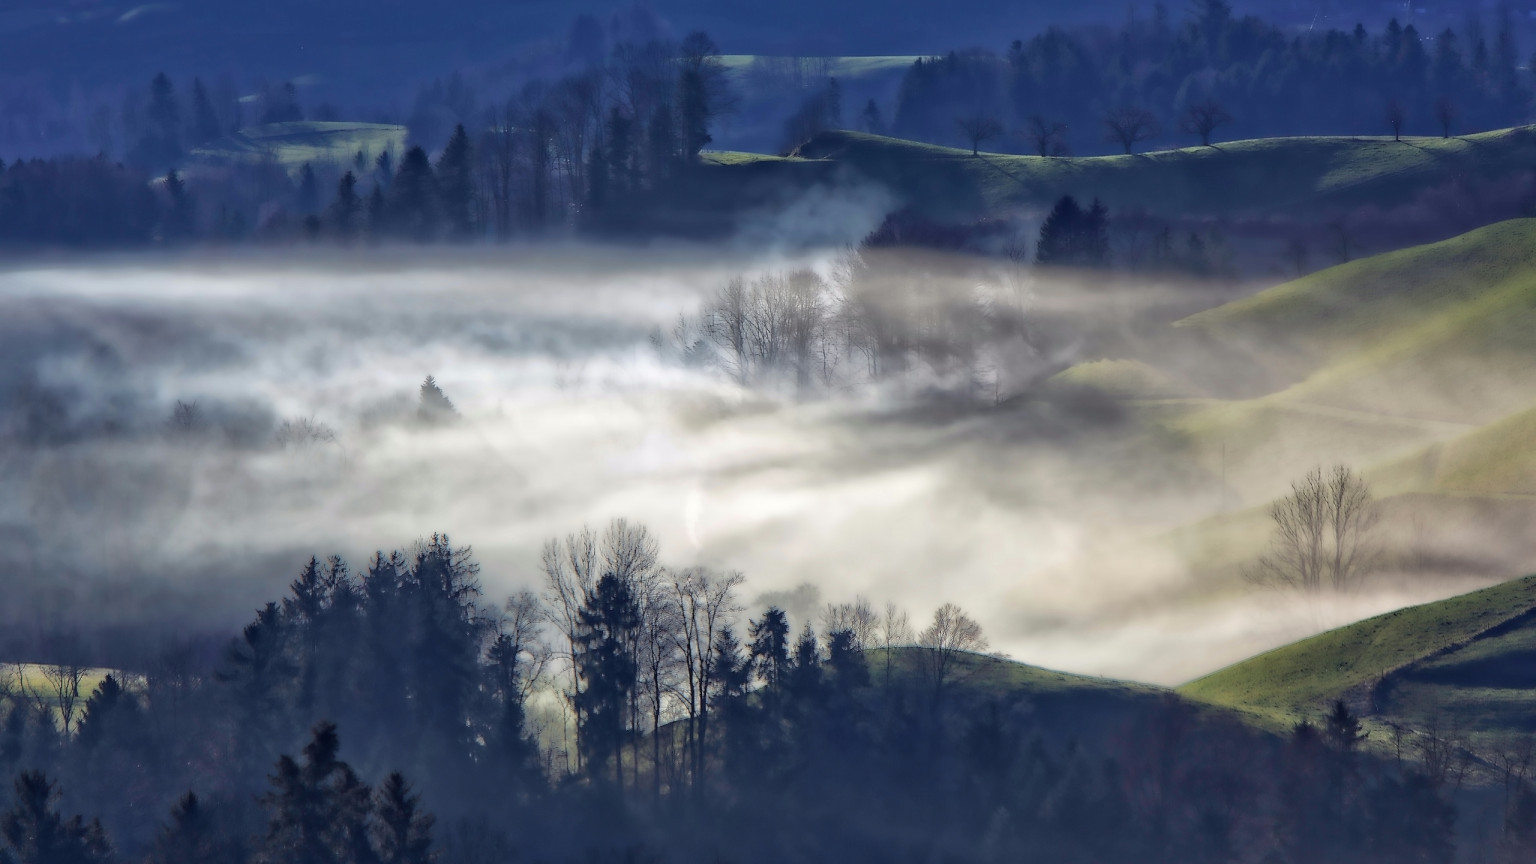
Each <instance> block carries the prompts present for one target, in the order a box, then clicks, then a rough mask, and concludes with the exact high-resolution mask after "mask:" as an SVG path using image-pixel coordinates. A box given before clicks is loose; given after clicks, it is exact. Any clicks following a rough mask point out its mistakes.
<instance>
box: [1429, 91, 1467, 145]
mask: <svg viewBox="0 0 1536 864" xmlns="http://www.w3.org/2000/svg"><path fill="white" fill-rule="evenodd" d="M1460 116H1461V109H1460V108H1459V107H1457V105H1456V101H1455V100H1454V99H1452V98H1451V97H1449V96H1441V97H1440V98H1438V99H1436V100H1435V120H1436V122H1438V123H1439V124H1440V137H1442V138H1449V137H1451V126H1452V125H1454V124H1455V123H1456V118H1458V117H1460Z"/></svg>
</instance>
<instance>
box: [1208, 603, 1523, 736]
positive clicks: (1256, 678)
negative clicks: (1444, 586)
mask: <svg viewBox="0 0 1536 864" xmlns="http://www.w3.org/2000/svg"><path fill="white" fill-rule="evenodd" d="M1532 608H1536V576H1528V577H1525V578H1523V579H1517V580H1514V581H1511V582H1506V583H1504V584H1501V585H1496V586H1494V587H1492V588H1486V589H1483V590H1481V591H1474V592H1472V593H1470V594H1464V595H1461V596H1459V597H1453V598H1451V599H1449V600H1442V601H1440V602H1438V603H1428V604H1425V605H1422V606H1413V607H1410V608H1407V609H1400V610H1398V611H1396V612H1391V613H1388V614H1386V615H1380V616H1377V617H1375V618H1369V619H1367V620H1365V621H1361V622H1359V623H1356V624H1351V625H1349V626H1347V627H1341V628H1339V629H1337V630H1331V631H1329V632H1327V633H1323V634H1320V635H1318V636H1314V637H1312V638H1310V639H1305V640H1303V641H1301V642H1297V643H1295V644H1292V645H1287V646H1285V647H1283V648H1277V649H1275V650H1273V651H1269V652H1266V653H1264V654H1260V655H1259V656H1257V657H1254V658H1252V659H1250V660H1245V661H1243V662H1241V663H1238V664H1236V665H1233V666H1229V667H1227V668H1225V669H1222V670H1220V671H1217V672H1214V673H1212V674H1210V675H1207V676H1205V677H1203V678H1200V679H1197V680H1195V681H1191V682H1190V683H1188V684H1185V685H1184V686H1182V687H1179V688H1178V692H1179V693H1180V694H1181V695H1183V696H1186V697H1189V698H1191V699H1195V700H1198V701H1202V702H1207V703H1210V704H1213V705H1222V706H1226V707H1229V708H1235V709H1238V710H1241V711H1244V712H1247V713H1250V714H1253V715H1256V716H1257V717H1259V718H1262V719H1263V720H1265V721H1268V722H1271V723H1276V724H1289V723H1294V722H1296V721H1297V720H1301V719H1316V718H1317V717H1318V716H1320V715H1321V714H1322V713H1323V711H1324V710H1326V707H1327V705H1328V704H1329V703H1330V702H1331V701H1332V700H1334V699H1338V698H1350V699H1351V700H1352V701H1360V700H1366V701H1369V696H1370V692H1369V691H1370V690H1371V689H1372V688H1373V687H1375V686H1376V685H1377V684H1378V682H1381V681H1383V680H1384V679H1387V680H1389V681H1391V680H1404V681H1420V680H1425V681H1428V682H1429V683H1430V684H1431V687H1433V686H1439V687H1440V688H1441V689H1440V690H1438V691H1433V690H1431V691H1430V692H1426V691H1425V690H1424V689H1423V688H1420V689H1418V690H1411V694H1412V695H1409V694H1410V690H1404V691H1403V695H1402V696H1401V697H1399V698H1397V699H1395V700H1393V699H1388V701H1387V704H1386V705H1385V706H1384V708H1385V710H1384V711H1382V712H1380V714H1379V715H1378V719H1397V718H1399V717H1401V718H1402V719H1406V720H1409V721H1413V722H1417V723H1420V724H1422V723H1424V722H1427V720H1428V717H1429V715H1430V714H1433V713H1434V706H1432V705H1430V704H1429V703H1430V702H1431V701H1433V700H1434V699H1438V702H1439V710H1440V711H1442V712H1446V711H1448V709H1449V707H1450V706H1452V705H1456V704H1458V703H1460V704H1461V707H1460V708H1459V709H1458V710H1459V711H1460V712H1461V713H1462V714H1463V715H1464V719H1466V720H1467V721H1469V722H1467V723H1466V724H1465V726H1464V728H1465V729H1466V731H1498V727H1497V726H1496V725H1495V724H1492V723H1490V724H1485V725H1483V726H1481V727H1478V726H1475V725H1474V724H1473V723H1472V722H1470V721H1472V720H1474V719H1475V718H1477V717H1478V716H1480V715H1479V711H1487V712H1488V713H1489V714H1491V715H1503V714H1505V713H1507V710H1506V709H1504V708H1502V707H1497V706H1495V707H1491V708H1489V707H1485V708H1481V709H1480V708H1478V707H1477V706H1478V705H1481V704H1482V703H1485V702H1487V701H1488V694H1487V693H1485V692H1483V691H1484V690H1485V689H1497V690H1499V691H1500V692H1501V693H1502V694H1503V695H1504V696H1506V697H1514V699H1513V701H1515V702H1518V703H1519V704H1536V691H1533V690H1531V689H1530V687H1531V686H1532V684H1536V676H1533V675H1529V674H1528V675H1526V677H1525V679H1523V680H1522V681H1521V682H1520V683H1522V684H1523V687H1524V692H1523V693H1519V692H1516V691H1517V690H1519V689H1520V688H1514V687H1492V688H1489V687H1486V686H1485V685H1489V684H1499V683H1508V682H1509V681H1510V680H1511V679H1510V678H1509V677H1508V676H1505V677H1503V678H1499V677H1498V676H1497V675H1492V674H1490V675H1486V676H1484V677H1482V678H1478V677H1476V676H1467V677H1461V678H1458V677H1457V676H1456V675H1455V674H1452V673H1453V671H1454V670H1455V669H1456V668H1457V664H1461V665H1462V668H1468V666H1469V664H1471V665H1474V666H1475V664H1476V663H1478V662H1482V663H1484V664H1489V660H1490V658H1494V657H1497V658H1500V661H1501V662H1503V661H1508V660H1513V659H1519V660H1523V659H1525V658H1526V657H1527V656H1529V655H1530V653H1531V649H1532V647H1533V646H1536V630H1532V629H1531V626H1530V625H1529V623H1526V624H1525V625H1524V626H1522V627H1519V628H1516V631H1515V633H1516V635H1514V636H1501V635H1500V634H1501V632H1502V631H1500V630H1499V629H1498V626H1499V625H1501V624H1505V623H1507V622H1510V621H1511V620H1512V619H1517V618H1519V617H1520V616H1525V614H1526V613H1527V612H1528V611H1529V610H1531V609H1532ZM1493 637H1498V638H1493ZM1492 665H1498V664H1492ZM1501 668H1502V667H1501ZM1530 668H1532V669H1536V666H1532V667H1530ZM1436 673H1438V677H1436ZM1425 676H1427V678H1426V677H1425ZM1458 691H1460V692H1458ZM1502 701H1503V702H1504V703H1505V704H1508V703H1509V702H1510V701H1511V699H1509V698H1506V699H1504V700H1502ZM1531 719H1533V720H1536V717H1533V718H1531ZM1533 725H1536V724H1533Z"/></svg>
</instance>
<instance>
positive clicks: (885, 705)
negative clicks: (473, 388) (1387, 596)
mask: <svg viewBox="0 0 1536 864" xmlns="http://www.w3.org/2000/svg"><path fill="white" fill-rule="evenodd" d="M659 551H660V550H659V549H658V546H657V544H656V541H655V539H654V538H653V537H652V535H651V534H650V533H649V532H648V531H647V530H646V529H645V528H644V526H641V525H638V524H635V523H630V522H626V521H624V520H616V521H614V522H612V523H611V524H610V525H608V526H607V527H606V529H605V530H603V531H602V532H595V531H592V530H590V529H588V530H582V531H578V532H576V533H573V534H570V535H568V536H566V537H564V538H557V539H552V540H550V541H549V542H548V543H547V544H546V545H545V548H544V552H543V565H542V569H543V577H544V584H543V590H542V591H541V592H540V593H537V594H536V593H533V592H530V591H524V592H521V593H518V594H515V595H513V596H512V597H509V598H507V599H506V600H505V602H496V601H492V600H490V599H488V598H486V597H485V596H484V594H483V592H482V588H481V582H480V578H479V566H478V565H477V563H476V561H475V558H474V556H473V554H472V552H471V550H470V549H469V548H468V547H465V546H460V545H456V544H454V543H452V542H450V540H449V539H448V538H447V537H445V536H442V535H434V536H432V537H431V538H430V539H428V540H424V541H421V542H418V543H416V544H413V545H412V546H410V547H407V548H405V549H403V550H401V551H395V552H387V553H386V552H380V553H378V554H376V555H374V556H373V557H372V558H371V559H370V560H369V561H368V562H367V563H366V564H365V565H363V566H362V567H361V568H353V567H351V566H349V565H348V564H347V563H346V562H344V561H343V560H341V559H340V558H336V557H331V558H328V559H325V560H320V559H318V558H312V559H311V560H310V561H309V562H308V563H306V564H305V565H304V566H303V567H302V568H301V569H300V570H299V572H298V575H297V576H296V578H294V580H293V581H292V584H291V586H290V588H289V590H288V592H287V594H286V595H285V596H284V597H282V598H281V599H280V600H276V601H273V602H271V603H268V604H267V605H266V606H264V607H263V608H262V609H260V610H259V611H258V612H257V614H256V615H255V617H254V618H253V619H252V620H251V621H250V623H249V624H247V625H246V626H245V627H244V629H243V631H242V632H240V633H239V634H237V635H234V636H233V637H231V638H229V640H228V642H227V643H226V644H225V645H224V646H223V648H222V649H221V650H219V651H217V652H215V653H213V654H212V655H207V656H205V655H204V654H201V653H199V652H198V651H197V650H196V649H195V647H194V646H191V645H189V646H187V647H185V648H182V649H173V650H170V651H168V652H167V653H166V654H165V655H164V656H163V657H162V658H161V659H160V660H159V661H157V662H155V663H153V664H151V665H149V666H147V667H146V668H143V669H116V670H111V671H110V672H109V673H108V674H106V676H105V677H100V678H99V683H98V684H97V685H96V686H95V687H94V688H93V689H91V690H90V692H88V693H87V692H85V690H84V689H82V681H84V680H86V675H87V674H88V670H86V669H85V668H83V667H81V666H78V665H71V664H70V663H69V662H68V661H67V660H66V659H64V658H56V659H59V660H60V662H58V663H53V664H50V665H45V666H43V667H40V670H41V671H40V672H34V673H33V675H32V677H31V678H30V679H29V678H28V677H27V676H26V675H21V676H17V675H14V674H13V675H12V676H10V678H9V679H8V680H7V682H6V688H5V693H6V695H5V702H4V719H3V723H0V767H3V769H4V770H5V771H7V772H8V773H11V774H12V775H14V777H15V788H14V794H13V795H12V796H11V797H10V799H9V802H10V803H9V804H8V809H7V810H5V812H4V813H3V814H0V843H3V845H0V849H3V854H4V856H5V860H7V861H12V862H16V864H43V862H107V861H141V860H147V861H151V862H246V861H288V862H349V864H350V862H391V864H396V862H428V861H434V860H442V861H455V862H504V861H573V862H574V861H582V862H603V861H614V862H619V861H624V862H634V861H656V862H661V861H697V860H716V861H741V862H752V861H780V860H785V859H787V858H792V859H800V860H807V859H809V860H818V859H827V858H833V857H836V858H840V859H844V860H869V861H874V860H883V861H927V860H933V859H934V858H935V857H938V858H941V859H943V860H946V861H956V862H971V861H975V862H991V861H1005V860H1017V859H1018V858H1019V857H1020V856H1043V857H1045V858H1046V859H1048V860H1055V861H1083V862H1090V861H1092V862H1106V861H1127V862H1130V861H1142V862H1145V861H1168V862H1188V861H1238V860H1253V861H1260V860H1262V861H1288V862H1289V861H1294V862H1315V861H1381V862H1389V861H1390V862H1396V861H1425V862H1431V861H1434V862H1439V861H1451V860H1455V859H1454V856H1455V852H1456V848H1457V842H1458V840H1457V838H1458V833H1457V831H1456V818H1457V807H1456V804H1455V802H1456V800H1457V798H1458V796H1459V795H1461V794H1462V785H1463V782H1464V781H1465V780H1466V778H1467V769H1468V767H1469V763H1468V762H1467V761H1466V760H1465V759H1464V758H1461V757H1459V756H1458V751H1457V749H1456V748H1455V746H1454V744H1453V743H1452V742H1450V741H1448V740H1442V739H1433V738H1431V739H1425V740H1424V741H1422V742H1421V743H1420V744H1419V745H1417V747H1416V748H1413V749H1411V750H1410V751H1409V752H1404V751H1403V750H1402V749H1401V748H1400V749H1399V751H1398V752H1397V755H1396V757H1395V758H1393V757H1389V756H1384V755H1383V754H1382V753H1381V752H1379V751H1374V750H1367V749H1366V748H1365V747H1363V746H1362V745H1363V743H1364V742H1365V740H1366V737H1367V736H1366V733H1364V732H1362V729H1361V722H1360V719H1359V718H1358V717H1357V716H1355V715H1354V714H1353V713H1351V710H1350V709H1349V708H1348V707H1346V705H1345V704H1344V703H1343V702H1337V703H1335V705H1334V707H1333V710H1332V711H1331V712H1330V713H1328V714H1327V715H1326V716H1320V717H1318V718H1316V721H1315V722H1302V723H1300V724H1298V725H1296V726H1295V727H1294V728H1292V729H1289V730H1285V731H1283V732H1270V731H1264V730H1261V729H1258V728H1255V727H1253V726H1252V725H1249V724H1245V723H1243V722H1241V721H1239V720H1238V719H1236V717H1235V715H1231V714H1224V713H1222V712H1220V711H1217V710H1213V709H1211V708H1209V707H1200V706H1197V705H1195V704H1194V703H1189V702H1186V701H1183V700H1182V699H1181V698H1180V697H1177V696H1175V695H1173V694H1172V693H1168V692H1162V693H1158V692H1156V691H1154V690H1150V689H1149V690H1147V691H1146V692H1144V693H1140V694H1138V695H1137V697H1136V698H1135V699H1134V700H1133V701H1131V702H1129V703H1127V704H1126V705H1119V706H1116V707H1115V708H1111V707H1108V706H1104V705H1099V706H1095V705H1093V704H1092V703H1091V702H1081V701H1079V702H1063V703H1050V702H1047V701H1044V700H1042V699H1040V697H1038V696H1037V697H1034V698H1033V699H1032V698H1031V697H1030V696H1028V695H1026V694H1025V692H1023V691H1013V692H1008V691H1007V690H998V689H996V688H989V687H987V686H985V680H986V678H987V675H988V674H989V673H988V670H989V669H994V668H995V667H996V664H1006V663H1007V662H1008V661H1006V660H1002V659H998V658H995V657H991V656H988V655H986V654H985V653H983V652H985V650H986V648H987V644H988V643H987V640H986V638H985V635H984V634H983V633H982V631H981V628H980V626H979V625H977V624H976V622H975V621H974V620H973V619H972V618H971V617H970V616H969V615H967V614H966V613H965V612H964V611H963V610H961V609H960V608H958V607H956V606H954V605H953V604H945V605H943V606H942V607H941V608H939V609H938V610H936V611H935V612H934V613H933V616H932V618H931V620H930V621H929V622H928V623H927V624H926V626H921V629H917V627H914V625H913V624H911V623H910V618H909V617H908V615H907V613H906V612H905V611H903V610H901V609H899V608H897V607H896V606H894V605H890V606H887V607H886V608H885V609H883V610H882V609H877V608H875V606H874V605H873V604H872V603H871V602H870V601H868V600H865V599H863V598H858V599H855V600H854V601H852V602H847V603H834V604H830V605H828V606H827V607H826V608H825V609H824V610H823V611H822V612H821V614H820V615H819V616H818V618H817V620H816V621H810V620H806V621H799V622H795V621H791V620H789V618H788V616H787V615H786V614H785V612H784V611H782V610H781V609H780V608H777V607H775V606H772V605H769V606H767V607H766V608H762V609H761V610H760V611H759V612H757V613H755V614H754V616H753V617H751V618H750V619H743V618H742V613H743V612H744V611H747V610H746V605H745V603H744V599H745V596H746V595H745V593H744V589H745V579H744V577H743V576H742V574H740V573H734V572H720V571H714V570H709V569H704V568H684V569H674V568H670V567H667V566H665V565H663V564H661V563H660V557H659ZM818 628H819V632H818ZM1127 707H1129V708H1130V711H1128V712H1127V711H1126V708H1127ZM1117 711H1118V713H1117ZM1506 781H1507V782H1506V785H1505V789H1504V792H1503V795H1504V801H1503V804H1502V805H1500V806H1501V807H1502V811H1503V812H1504V814H1505V817H1504V818H1503V819H1502V821H1501V824H1500V827H1499V830H1498V833H1497V835H1496V836H1497V841H1496V842H1495V843H1493V844H1492V845H1490V846H1487V847H1485V848H1480V849H1477V850H1473V851H1475V852H1476V853H1477V856H1478V857H1475V860H1487V861H1515V860H1525V856H1528V855H1530V854H1531V852H1532V851H1533V849H1536V789H1533V787H1532V786H1531V784H1530V782H1529V781H1528V780H1527V779H1525V778H1524V775H1523V773H1522V774H1519V775H1513V776H1511V777H1507V778H1506ZM1463 851H1467V850H1463ZM1462 860H1466V859H1462Z"/></svg>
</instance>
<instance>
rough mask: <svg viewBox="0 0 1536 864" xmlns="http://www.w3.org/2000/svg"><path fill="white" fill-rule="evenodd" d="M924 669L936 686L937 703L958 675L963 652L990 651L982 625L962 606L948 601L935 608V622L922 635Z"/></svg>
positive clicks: (919, 639)
mask: <svg viewBox="0 0 1536 864" xmlns="http://www.w3.org/2000/svg"><path fill="white" fill-rule="evenodd" d="M917 644H918V646H919V647H921V648H922V649H923V650H922V653H921V657H922V661H923V670H924V673H925V675H926V676H927V679H928V682H929V685H930V686H931V687H932V688H933V697H934V702H935V703H938V702H939V701H940V700H942V698H943V696H944V687H945V685H946V684H947V683H948V682H949V680H950V679H951V678H953V677H954V674H955V667H956V664H957V663H958V662H959V661H960V656H961V655H962V654H974V653H976V652H978V651H985V650H987V637H986V636H985V635H983V633H982V632H981V625H980V624H977V623H976V621H975V620H974V619H972V618H971V617H970V616H969V615H967V614H965V611H964V610H962V609H961V608H960V607H959V606H956V605H955V604H953V603H945V604H944V605H943V606H940V607H939V608H938V609H936V610H934V613H933V621H932V623H930V624H929V625H928V627H927V629H925V630H923V632H922V633H920V634H918V637H917Z"/></svg>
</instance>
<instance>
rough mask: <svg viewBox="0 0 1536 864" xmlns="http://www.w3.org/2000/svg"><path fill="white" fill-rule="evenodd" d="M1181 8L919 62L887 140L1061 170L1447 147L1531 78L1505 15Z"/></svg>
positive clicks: (1520, 107) (1525, 110)
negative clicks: (1290, 143) (1339, 24)
mask: <svg viewBox="0 0 1536 864" xmlns="http://www.w3.org/2000/svg"><path fill="white" fill-rule="evenodd" d="M1190 9H1191V11H1190V14H1189V17H1188V18H1187V19H1186V20H1184V21H1177V20H1175V19H1174V17H1173V15H1172V14H1171V13H1170V11H1169V9H1168V7H1167V6H1165V5H1163V4H1161V3H1159V4H1157V5H1156V6H1155V7H1154V10H1153V12H1152V15H1151V16H1150V17H1146V18H1137V17H1134V16H1133V17H1132V18H1131V19H1130V20H1129V21H1127V22H1126V23H1125V24H1124V25H1123V26H1122V27H1120V28H1119V29H1118V30H1110V29H1100V30H1097V31H1092V32H1071V31H1066V30H1061V29H1055V28H1052V29H1049V30H1047V31H1046V32H1045V33H1042V34H1040V35H1038V36H1035V37H1033V38H1031V39H1028V40H1020V41H1015V42H1014V43H1013V44H1012V45H1011V46H1010V47H1009V48H1008V49H1007V51H1006V52H1003V53H1001V54H999V53H997V52H994V51H990V50H986V49H972V50H956V51H951V52H949V53H948V54H945V55H941V56H936V57H933V58H931V59H926V60H922V61H920V62H917V63H915V64H914V65H913V66H912V68H911V70H910V71H909V72H908V73H907V75H906V77H905V79H904V80H903V82H902V85H901V90H900V94H899V96H898V99H897V103H896V107H895V112H894V116H893V118H892V120H891V122H890V125H889V132H890V133H891V134H894V135H898V136H900V137H905V138H916V139H919V140H924V141H932V142H935V143H943V144H951V145H956V146H959V145H961V144H962V143H963V144H965V145H966V146H967V147H969V146H970V145H971V144H972V143H974V141H975V140H977V139H976V136H975V133H976V132H978V131H981V132H984V133H986V134H983V135H982V136H981V139H980V140H983V141H985V142H986V143H987V144H988V146H989V147H993V148H996V149H999V150H1001V151H1003V152H1012V153H1031V154H1037V155H1040V156H1064V155H1068V154H1079V155H1094V154H1099V153H1120V152H1125V153H1130V152H1132V151H1133V150H1136V149H1144V148H1146V147H1148V146H1156V147H1158V148H1162V147H1168V146H1192V145H1199V144H1210V143H1211V142H1212V140H1213V136H1219V137H1220V138H1222V139H1228V140H1230V139H1236V138H1263V137H1275V136H1296V135H1399V134H1408V133H1411V134H1415V135H1435V136H1442V135H1443V136H1449V135H1452V134H1462V133H1465V132H1468V131H1479V130H1486V129H1496V128H1501V127H1506V126H1516V125H1520V124H1523V123H1525V122H1526V120H1527V119H1528V117H1529V112H1530V107H1531V105H1530V102H1531V93H1532V85H1533V84H1536V78H1531V77H1530V75H1529V73H1527V72H1523V71H1522V69H1523V68H1524V66H1525V59H1526V58H1524V57H1522V56H1521V54H1520V47H1519V43H1518V40H1517V38H1516V33H1515V24H1514V20H1513V15H1514V13H1513V11H1512V10H1511V9H1510V8H1509V7H1508V6H1501V7H1500V9H1499V11H1498V14H1497V15H1496V16H1495V19H1494V21H1493V22H1492V23H1493V26H1492V27H1491V28H1489V27H1486V26H1485V24H1484V22H1483V21H1482V20H1481V19H1480V18H1478V17H1477V16H1476V14H1475V13H1469V14H1468V17H1467V20H1466V24H1465V25H1464V26H1463V27H1462V28H1461V30H1460V32H1457V30H1455V29H1452V28H1446V29H1443V30H1440V31H1439V32H1434V33H1421V32H1419V30H1418V29H1417V28H1416V27H1415V26H1414V25H1413V24H1409V25H1407V26H1403V25H1401V24H1399V23H1398V22H1397V20H1396V19H1394V20H1392V21H1391V22H1390V23H1389V24H1388V25H1387V26H1386V27H1385V28H1383V29H1382V30H1381V31H1380V32H1374V33H1373V32H1368V31H1367V30H1366V28H1365V27H1364V26H1356V27H1355V28H1354V29H1353V30H1350V31H1343V30H1334V29H1330V30H1326V31H1321V30H1309V31H1303V32H1300V33H1297V32H1288V31H1286V30H1284V29H1281V28H1279V27H1276V26H1273V25H1271V24H1269V23H1266V22H1264V21H1262V20H1260V19H1259V18H1256V17H1253V16H1245V17H1237V16H1235V15H1234V14H1233V13H1232V9H1231V7H1230V6H1229V5H1228V4H1227V3H1226V2H1225V0H1199V2H1197V3H1194V4H1192V5H1191V7H1190ZM1490 30H1491V32H1490ZM988 121H990V122H988ZM871 131H885V129H884V128H883V127H881V128H878V129H877V128H873V127H871Z"/></svg>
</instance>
